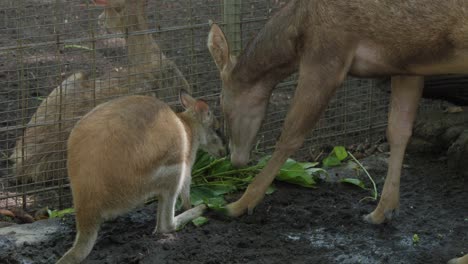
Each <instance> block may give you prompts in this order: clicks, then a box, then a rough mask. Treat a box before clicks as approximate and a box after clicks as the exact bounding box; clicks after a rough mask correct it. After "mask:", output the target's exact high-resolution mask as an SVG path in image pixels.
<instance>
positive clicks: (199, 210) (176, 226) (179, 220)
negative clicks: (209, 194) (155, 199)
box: [153, 204, 207, 235]
mask: <svg viewBox="0 0 468 264" xmlns="http://www.w3.org/2000/svg"><path fill="white" fill-rule="evenodd" d="M206 209H207V207H206V205H204V204H200V205H198V206H195V207H193V208H191V209H189V210H187V211H185V212H183V213H181V214H179V215H178V216H176V217H175V218H174V223H169V224H160V223H158V225H157V226H156V228H155V229H154V231H153V235H157V234H159V233H171V232H174V231H176V230H180V229H182V228H183V227H184V226H185V225H186V224H187V223H188V222H190V221H192V220H193V219H195V218H197V217H200V216H202V215H203V213H204V212H205V211H206Z"/></svg>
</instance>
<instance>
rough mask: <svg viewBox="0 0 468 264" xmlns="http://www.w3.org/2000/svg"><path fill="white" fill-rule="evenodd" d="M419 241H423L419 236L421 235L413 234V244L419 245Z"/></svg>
mask: <svg viewBox="0 0 468 264" xmlns="http://www.w3.org/2000/svg"><path fill="white" fill-rule="evenodd" d="M419 242H421V239H420V238H419V235H418V234H414V235H413V245H417V244H419Z"/></svg>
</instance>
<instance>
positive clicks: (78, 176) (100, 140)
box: [58, 92, 224, 264]
mask: <svg viewBox="0 0 468 264" xmlns="http://www.w3.org/2000/svg"><path fill="white" fill-rule="evenodd" d="M181 102H182V105H184V106H185V107H187V110H186V111H184V112H182V113H178V114H176V113H174V112H173V110H172V109H171V108H170V107H169V106H168V105H167V104H165V103H164V102H162V101H160V100H158V99H156V98H154V97H149V96H128V97H123V98H118V99H115V100H112V101H110V102H107V103H104V104H101V105H99V106H97V107H96V108H95V109H94V110H92V111H91V112H89V113H88V114H87V115H85V116H84V117H83V119H82V120H80V121H79V122H78V123H77V125H76V126H75V128H74V129H73V130H72V132H71V134H70V138H69V140H68V162H67V165H68V175H69V177H70V184H71V188H72V194H73V203H74V208H75V212H76V227H77V236H76V240H75V243H74V245H73V247H72V249H70V250H69V251H68V252H67V253H66V254H65V255H64V257H63V258H62V259H61V260H59V262H58V263H60V264H64V263H67V264H70V263H79V262H81V261H82V260H83V259H84V258H85V257H86V256H87V255H88V254H89V252H90V251H91V249H92V247H93V245H94V242H95V240H96V236H97V232H98V229H99V226H100V224H101V223H102V222H103V221H105V220H107V219H110V218H113V217H116V216H118V215H120V214H122V213H124V212H127V211H129V210H131V209H132V208H134V207H135V206H137V205H138V204H141V203H143V202H144V201H145V200H146V199H147V198H149V197H151V196H154V195H156V196H157V197H158V200H159V202H158V213H157V226H156V229H155V232H156V231H157V232H171V231H174V230H175V228H176V227H180V226H181V225H183V224H185V223H187V222H188V221H189V220H192V219H193V218H195V217H196V216H199V215H200V214H201V213H202V212H203V210H204V206H201V207H197V208H194V209H193V210H189V211H187V212H185V213H184V214H182V215H179V216H177V217H175V218H174V207H175V202H176V198H177V196H178V195H179V193H180V194H181V197H182V202H183V205H184V208H186V209H188V208H190V207H191V204H190V193H189V191H190V181H191V166H192V164H193V162H194V160H195V156H196V152H197V149H198V148H199V147H200V148H202V149H204V150H206V151H208V152H209V153H211V154H212V155H215V156H222V155H224V146H223V144H222V140H221V138H220V136H219V135H218V134H217V131H216V129H217V128H218V126H219V125H218V123H217V121H216V119H215V118H214V115H213V114H212V113H211V110H210V109H209V107H208V105H207V104H206V103H205V102H203V101H201V100H195V99H193V98H192V97H190V95H188V94H186V93H185V92H183V93H182V94H181Z"/></svg>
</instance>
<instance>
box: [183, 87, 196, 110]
mask: <svg viewBox="0 0 468 264" xmlns="http://www.w3.org/2000/svg"><path fill="white" fill-rule="evenodd" d="M179 101H180V104H181V105H182V106H183V107H184V108H185V109H188V108H190V107H193V106H195V103H196V102H197V100H196V99H195V98H193V97H192V96H191V95H190V94H189V93H188V92H187V91H186V90H185V89H180V91H179Z"/></svg>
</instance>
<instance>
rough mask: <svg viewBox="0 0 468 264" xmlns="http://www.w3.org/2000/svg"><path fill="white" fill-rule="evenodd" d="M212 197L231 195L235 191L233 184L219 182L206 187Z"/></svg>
mask: <svg viewBox="0 0 468 264" xmlns="http://www.w3.org/2000/svg"><path fill="white" fill-rule="evenodd" d="M205 187H206V188H208V189H210V190H211V193H212V194H213V195H214V196H219V195H223V194H228V193H232V192H234V191H236V190H237V188H236V186H235V185H234V183H233V182H220V183H219V184H210V185H206V186H205Z"/></svg>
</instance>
